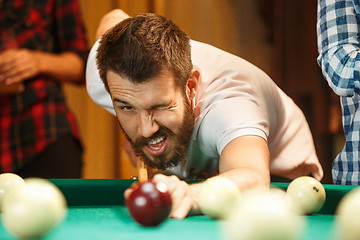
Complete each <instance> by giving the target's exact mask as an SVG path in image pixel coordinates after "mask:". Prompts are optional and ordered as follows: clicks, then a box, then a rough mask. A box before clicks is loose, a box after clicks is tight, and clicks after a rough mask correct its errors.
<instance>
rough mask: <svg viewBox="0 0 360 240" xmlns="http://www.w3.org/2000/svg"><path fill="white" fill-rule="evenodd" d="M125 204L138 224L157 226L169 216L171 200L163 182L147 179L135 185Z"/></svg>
mask: <svg viewBox="0 0 360 240" xmlns="http://www.w3.org/2000/svg"><path fill="white" fill-rule="evenodd" d="M126 206H127V208H128V210H129V213H130V215H131V217H132V218H133V219H134V220H135V221H136V222H138V223H139V224H141V225H143V226H157V225H159V224H160V223H162V222H163V221H165V220H166V219H167V218H168V217H169V215H170V212H171V209H172V200H171V195H170V193H169V192H168V189H167V186H166V184H165V183H155V182H153V181H151V180H149V181H146V182H143V183H140V184H139V185H137V186H136V188H135V189H134V190H133V191H132V192H131V193H130V195H129V197H128V198H127V199H126Z"/></svg>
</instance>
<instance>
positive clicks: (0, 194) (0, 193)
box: [0, 173, 24, 212]
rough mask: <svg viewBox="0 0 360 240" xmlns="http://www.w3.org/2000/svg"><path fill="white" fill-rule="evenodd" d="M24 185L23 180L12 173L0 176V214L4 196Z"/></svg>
mask: <svg viewBox="0 0 360 240" xmlns="http://www.w3.org/2000/svg"><path fill="white" fill-rule="evenodd" d="M22 184H24V179H23V178H22V177H20V176H19V175H17V174H14V173H2V174H0V212H1V211H2V202H3V198H4V196H5V195H6V194H7V193H9V192H10V191H12V190H14V189H15V188H17V187H19V186H21V185H22Z"/></svg>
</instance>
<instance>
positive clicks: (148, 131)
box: [139, 112, 159, 138]
mask: <svg viewBox="0 0 360 240" xmlns="http://www.w3.org/2000/svg"><path fill="white" fill-rule="evenodd" d="M158 130H159V125H158V124H157V123H156V122H155V121H154V119H153V116H152V114H151V113H149V112H143V113H141V114H140V119H139V134H140V135H141V136H143V137H144V138H148V137H151V136H152V135H153V134H154V133H156V132H157V131H158Z"/></svg>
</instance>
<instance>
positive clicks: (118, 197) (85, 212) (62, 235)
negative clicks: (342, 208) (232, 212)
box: [0, 179, 354, 240]
mask: <svg viewBox="0 0 360 240" xmlns="http://www.w3.org/2000/svg"><path fill="white" fill-rule="evenodd" d="M51 181H52V182H53V183H54V184H56V185H57V186H58V187H59V188H60V190H61V191H62V192H63V193H64V195H65V197H66V200H67V202H68V205H69V209H68V212H67V217H66V219H65V220H64V221H63V222H62V223H61V224H60V225H59V226H58V227H56V228H55V229H54V230H53V231H51V232H50V233H49V234H48V235H47V236H46V237H44V238H43V240H72V239H77V240H82V239H84V240H85V239H86V240H98V239H99V240H100V239H105V240H112V239H114V240H122V239H132V240H133V239H157V240H162V239H164V240H165V239H166V240H168V239H173V240H177V239H179V240H183V239H187V240H191V239H199V240H200V239H207V240H212V239H213V240H215V239H216V240H217V239H223V238H222V228H221V225H222V221H218V220H212V219H209V218H208V217H206V216H189V217H187V218H185V219H184V220H175V219H168V220H167V221H165V222H164V223H163V224H161V225H160V226H158V227H142V226H140V225H138V224H137V223H136V222H134V221H133V220H132V219H131V218H130V215H129V213H128V212H127V209H126V207H125V206H124V198H123V192H124V190H125V189H126V188H128V187H129V186H130V185H131V183H132V182H133V181H132V180H120V179H117V180H115V179H96V180H95V179H66V180H65V179H57V180H51ZM272 185H273V186H275V187H279V188H283V189H286V187H287V184H285V183H273V184H272ZM324 187H325V190H326V194H327V199H326V202H325V205H324V207H323V208H322V209H321V210H320V211H319V212H318V213H317V214H315V215H312V216H306V220H307V221H306V227H305V230H304V232H303V235H302V238H301V239H303V240H308V239H322V240H335V239H336V237H335V229H334V218H335V215H334V213H335V210H336V207H337V204H338V203H339V201H340V200H341V198H342V197H343V196H344V195H345V194H346V193H348V192H349V191H350V190H352V189H353V188H354V187H353V186H337V185H324ZM0 239H1V240H14V239H16V238H14V237H12V236H11V235H10V234H9V233H8V232H7V231H6V229H5V228H4V226H3V224H2V222H1V220H0Z"/></svg>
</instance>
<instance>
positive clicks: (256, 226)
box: [221, 188, 305, 240]
mask: <svg viewBox="0 0 360 240" xmlns="http://www.w3.org/2000/svg"><path fill="white" fill-rule="evenodd" d="M304 226H305V219H304V216H300V215H297V214H295V213H294V212H292V211H291V210H290V208H289V205H288V204H287V198H286V193H285V192H284V191H283V190H280V189H276V188H272V189H262V188H259V189H252V190H248V191H246V192H242V197H241V200H240V201H239V202H238V204H237V206H236V207H235V208H234V209H233V211H232V213H231V215H230V216H229V218H228V219H226V220H225V221H223V222H222V224H221V230H222V236H223V237H224V240H263V239H269V240H294V239H298V238H299V237H300V236H301V234H302V232H303V229H304Z"/></svg>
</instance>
